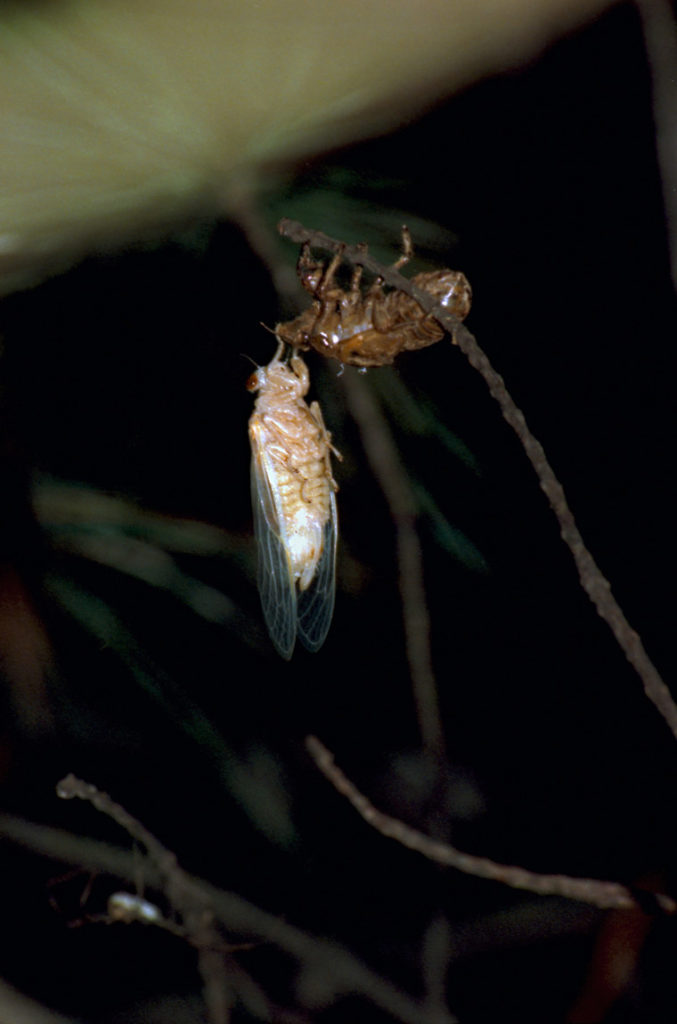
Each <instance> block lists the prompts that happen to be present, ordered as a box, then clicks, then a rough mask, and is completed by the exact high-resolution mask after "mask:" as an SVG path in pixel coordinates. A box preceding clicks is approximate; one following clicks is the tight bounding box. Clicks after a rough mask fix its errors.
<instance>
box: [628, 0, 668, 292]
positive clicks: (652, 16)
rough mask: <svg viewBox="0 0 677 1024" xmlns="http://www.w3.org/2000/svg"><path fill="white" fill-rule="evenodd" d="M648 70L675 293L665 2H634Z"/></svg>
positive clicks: (653, 0) (639, 0)
mask: <svg viewBox="0 0 677 1024" xmlns="http://www.w3.org/2000/svg"><path fill="white" fill-rule="evenodd" d="M635 6H636V7H637V10H638V11H639V16H640V19H641V22H642V31H643V34H644V45H645V47H646V53H647V57H648V61H649V68H650V71H651V84H652V88H651V91H652V99H653V120H654V127H655V129H656V156H657V158H658V167H659V170H660V174H661V185H662V188H663V206H664V208H665V220H666V225H667V241H668V247H669V254H670V269H671V272H672V283H673V286H674V288H675V291H677V137H676V135H675V124H677V81H676V80H675V68H676V67H677V24H676V23H675V14H674V9H673V7H672V5H671V4H670V3H669V0H635Z"/></svg>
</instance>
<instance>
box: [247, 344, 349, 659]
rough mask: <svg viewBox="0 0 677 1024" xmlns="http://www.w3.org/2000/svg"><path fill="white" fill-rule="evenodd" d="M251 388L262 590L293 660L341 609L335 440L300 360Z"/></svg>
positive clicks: (280, 647) (267, 369)
mask: <svg viewBox="0 0 677 1024" xmlns="http://www.w3.org/2000/svg"><path fill="white" fill-rule="evenodd" d="M283 349H284V343H283V342H280V344H279V347H278V349H277V352H276V353H275V356H274V358H273V360H272V361H271V362H270V363H269V364H268V365H267V366H261V367H259V368H258V369H257V370H256V372H255V373H253V374H252V375H251V377H250V378H249V380H248V382H247V388H248V390H250V391H256V392H258V396H257V399H256V404H255V406H254V412H253V413H252V415H251V418H250V420H249V439H250V442H251V449H252V468H251V489H252V506H253V509H254V532H255V535H256V544H257V551H258V572H257V578H258V586H259V594H260V597H261V606H262V608H263V615H264V618H265V620H266V625H267V627H268V632H269V633H270V636H271V639H272V641H273V643H274V644H275V647H276V649H277V651H278V652H279V654H281V655H282V657H283V658H286V659H289V658H291V656H292V652H293V650H294V644H295V642H296V637H297V636H298V638H299V640H300V641H301V643H302V644H303V645H304V646H305V647H306V648H307V649H308V650H309V651H317V650H318V649H319V648H320V647H321V645H322V643H323V642H324V639H325V637H326V635H327V632H328V630H329V626H330V623H331V617H332V614H333V610H334V590H335V566H336V541H337V515H336V497H335V491H336V489H337V488H336V484H335V482H334V479H333V477H332V473H331V464H330V454H331V452H332V451H334V452H335V454H337V455H338V452H336V450H335V449H334V448H333V447H332V444H331V437H330V435H329V433H328V431H327V429H326V427H325V425H324V421H323V419H322V412H321V410H320V407H319V405H318V403H317V402H313V403H312V405H310V406H308V404H307V403H306V400H305V396H306V394H307V392H308V386H309V377H308V368H307V367H306V364H305V363H304V362H303V359H301V357H300V356H298V355H294V356H292V358H291V362H290V365H288V364H287V363H286V362H284V361H283V359H282V358H281V356H282V351H283Z"/></svg>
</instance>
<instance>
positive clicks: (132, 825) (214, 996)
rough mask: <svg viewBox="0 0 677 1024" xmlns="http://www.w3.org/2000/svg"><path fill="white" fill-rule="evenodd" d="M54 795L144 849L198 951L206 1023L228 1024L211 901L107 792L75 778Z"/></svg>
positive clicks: (224, 980) (225, 984)
mask: <svg viewBox="0 0 677 1024" xmlns="http://www.w3.org/2000/svg"><path fill="white" fill-rule="evenodd" d="M56 791H57V795H58V796H60V797H61V798H62V799H64V800H71V799H73V798H74V797H78V798H79V799H80V800H87V801H89V803H91V804H92V805H93V806H94V807H96V809H97V810H98V811H101V813H102V814H106V815H107V816H108V817H109V818H112V819H113V821H115V822H117V824H118V825H120V826H121V827H122V828H123V829H125V831H126V832H128V833H129V835H130V836H131V837H132V838H133V839H136V840H137V842H139V843H143V845H144V846H145V847H146V850H147V852H148V857H149V858H150V860H151V861H152V862H153V864H154V865H155V867H156V868H157V870H158V872H159V873H160V877H161V879H162V883H163V888H164V890H165V893H166V895H167V899H168V900H169V903H170V905H171V906H172V907H173V909H174V910H175V911H176V912H177V913H178V914H179V915H180V916H181V920H182V921H183V925H184V927H185V930H186V933H187V936H188V938H189V939H190V941H191V942H192V943H193V945H195V946H196V947H197V950H198V968H199V971H200V976H201V977H202V981H203V985H204V997H205V1003H206V1005H207V1014H208V1020H209V1022H210V1024H227V1022H228V1021H229V1020H230V1005H231V1002H232V992H231V990H230V985H229V983H228V975H227V971H226V965H225V960H224V956H223V953H222V952H221V951H220V949H219V947H220V946H221V941H220V935H219V933H218V932H217V930H216V928H215V927H214V913H213V910H212V908H211V906H210V903H209V900H208V899H205V897H204V895H203V894H202V892H201V891H200V889H199V887H197V886H195V885H194V883H193V882H192V880H191V879H190V878H189V877H188V875H186V873H185V872H184V870H183V869H182V868H181V867H180V865H179V863H178V861H177V859H176V856H175V855H174V854H173V853H172V852H171V851H170V850H167V849H166V848H165V847H164V846H163V845H162V843H160V842H159V840H157V839H156V838H155V836H154V835H153V834H152V833H151V832H149V831H148V829H147V828H146V827H145V826H144V825H142V824H141V822H140V821H138V820H137V819H136V818H134V817H133V816H132V815H131V814H130V813H129V812H128V811H127V810H125V808H124V807H122V806H121V805H120V804H117V803H115V801H113V800H111V798H110V797H109V796H108V794H107V793H103V792H102V791H101V790H99V789H97V788H96V786H92V785H91V784H90V783H87V782H83V780H82V779H78V778H76V776H75V775H73V774H70V775H67V776H66V777H65V778H64V779H62V780H61V782H59V784H58V785H57V787H56Z"/></svg>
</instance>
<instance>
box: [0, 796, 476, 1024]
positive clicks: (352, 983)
mask: <svg viewBox="0 0 677 1024" xmlns="http://www.w3.org/2000/svg"><path fill="white" fill-rule="evenodd" d="M69 779H70V776H69ZM75 781H76V783H77V782H78V780H75ZM61 785H62V783H60V786H61ZM80 786H82V787H84V789H83V791H82V792H83V797H84V799H90V797H89V795H88V794H90V793H91V794H92V795H93V796H97V795H98V797H99V798H100V797H101V796H105V794H101V793H100V791H99V790H97V789H96V788H95V787H93V786H92V787H89V786H88V785H87V783H79V785H78V786H77V787H76V788H78V789H79V788H80ZM66 788H67V790H68V791H70V790H72V789H73V784H72V783H69V784H68V785H67V787H66ZM73 795H79V793H75V792H73ZM107 801H108V802H109V805H110V806H111V807H112V808H115V820H116V821H118V822H119V823H121V821H127V822H129V823H130V824H131V825H132V828H133V829H134V832H130V834H132V835H135V837H136V838H138V839H139V841H140V842H142V843H143V844H144V846H146V849H148V850H149V857H148V858H147V859H144V861H143V863H142V865H141V869H142V871H143V877H144V878H145V879H146V880H147V882H148V885H149V886H152V887H153V888H155V889H162V888H163V887H164V889H165V895H166V897H167V899H168V902H170V903H171V904H172V905H174V903H173V901H174V899H175V898H176V888H175V886H174V885H171V886H168V884H167V879H166V869H167V866H168V865H170V864H171V863H172V862H173V864H174V865H175V868H174V869H172V873H173V874H176V872H177V871H178V872H180V883H181V888H182V890H183V892H184V894H185V899H186V900H190V901H192V902H193V905H194V906H195V907H197V908H202V907H207V908H208V909H209V910H210V911H211V913H213V915H214V919H215V920H217V921H218V922H219V923H220V924H222V925H223V927H224V928H225V929H226V930H227V931H229V932H231V933H234V934H238V935H246V936H248V937H250V938H253V939H259V940H261V941H263V942H268V943H270V944H271V945H274V946H276V947H277V948H279V949H281V950H282V951H283V952H285V953H287V954H289V955H290V956H292V957H294V958H295V959H296V960H297V961H298V963H299V964H300V965H301V966H302V968H303V972H304V976H305V978H306V979H314V981H313V983H312V984H311V983H310V982H308V985H307V987H308V988H309V989H310V990H312V991H314V992H317V991H321V992H323V993H324V995H325V998H326V999H327V1000H329V999H332V998H333V999H335V998H337V997H340V996H343V995H348V994H350V995H353V996H361V997H362V998H364V999H366V1000H369V1001H371V1002H372V1003H373V1004H374V1005H375V1006H377V1007H379V1008H380V1009H381V1010H383V1011H384V1012H385V1013H388V1014H390V1015H391V1017H393V1019H394V1020H397V1021H400V1022H401V1024H457V1021H456V1018H455V1017H454V1016H453V1015H452V1014H451V1013H449V1012H448V1011H447V1012H446V1013H445V1014H444V1015H442V1014H440V1012H439V1011H437V1010H436V1011H435V1012H434V1013H430V1012H428V1010H427V1008H426V1007H425V1006H422V1005H421V1004H420V1003H418V1002H417V1001H416V1000H414V999H411V998H410V997H409V996H408V995H406V994H405V993H404V992H401V991H400V990H399V989H398V988H396V987H395V986H394V985H392V984H391V983H390V982H389V981H387V980H386V979H385V978H381V977H380V976H379V975H377V974H374V972H373V971H371V970H369V968H368V967H365V966H364V964H362V963H361V962H360V961H359V960H357V959H356V958H355V957H354V956H353V955H352V954H351V953H350V952H348V950H347V949H345V948H344V947H342V946H340V945H338V944H336V943H333V942H329V941H327V940H326V939H322V938H321V937H319V936H316V935H312V934H310V933H308V932H304V931H302V930H301V929H300V928H296V927H295V926H294V925H292V924H289V923H288V922H287V921H282V920H280V918H278V917H275V916H274V915H273V914H269V913H268V912H267V911H265V910H261V909H260V908H259V907H256V906H254V905H253V904H252V903H249V902H248V901H247V900H245V899H244V898H243V897H241V896H239V895H237V894H236V893H232V892H226V891H224V890H222V889H217V888H216V887H215V886H213V885H210V883H209V882H206V881H203V880H202V879H198V878H195V877H193V876H192V875H189V874H188V873H187V872H185V871H183V869H181V868H180V867H179V866H178V864H177V862H176V857H175V856H174V854H171V853H169V851H167V850H165V848H164V847H163V846H162V845H161V844H160V843H159V842H158V841H157V840H156V839H155V838H154V837H153V836H152V835H151V833H149V832H148V830H147V829H145V827H144V826H143V825H141V824H140V823H139V822H137V821H136V819H135V818H133V817H132V816H131V815H129V814H127V812H126V811H125V810H124V808H122V807H120V805H119V804H114V803H113V801H111V800H110V797H108V798H107ZM107 801H106V800H104V801H103V807H107V805H108V804H107ZM0 834H2V835H5V836H6V837H8V838H11V839H12V840H13V841H14V842H18V843H21V844H22V845H24V846H27V847H29V848H30V849H32V850H36V851H38V852H41V853H44V854H45V855H46V856H49V857H58V858H59V859H60V860H62V861H63V862H64V863H68V864H73V865H79V864H82V863H86V864H87V865H88V866H92V867H98V868H100V869H101V870H108V871H114V872H115V873H116V874H117V875H118V876H119V877H120V878H124V879H126V880H127V881H130V882H134V881H135V880H136V878H137V877H138V874H139V861H138V858H135V857H132V855H131V854H125V853H124V851H121V850H118V849H116V848H115V847H107V846H106V845H105V844H103V843H96V842H94V841H93V840H90V839H84V840H83V839H80V838H79V837H76V836H67V835H66V834H65V833H63V832H61V831H60V830H58V829H51V828H47V827H46V826H44V825H36V824H34V823H32V822H22V821H20V820H19V819H14V818H10V817H8V816H4V817H3V816H0ZM142 836H143V837H145V838H141V837H142ZM146 839H150V840H152V842H151V845H152V846H153V848H154V850H155V852H156V853H158V854H160V859H161V860H162V862H163V868H162V869H161V868H160V866H159V865H158V863H157V860H156V859H155V858H153V859H151V857H150V849H149V847H148V846H147V844H146ZM106 850H108V852H109V855H107V854H106ZM176 909H177V910H179V912H180V909H181V908H180V906H178V907H176Z"/></svg>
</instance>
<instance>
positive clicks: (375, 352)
mask: <svg viewBox="0 0 677 1024" xmlns="http://www.w3.org/2000/svg"><path fill="white" fill-rule="evenodd" d="M402 240H403V251H402V255H401V256H400V258H399V259H398V260H397V261H396V262H395V263H394V264H393V267H392V269H394V270H399V268H400V267H402V266H403V265H404V264H405V263H407V262H408V261H409V260H410V259H411V256H412V251H413V250H412V244H411V237H410V235H409V232H408V230H407V229H406V228H403V229H402ZM365 251H366V249H365ZM340 264H341V253H340V252H337V253H335V254H334V256H333V257H332V259H331V261H330V262H329V263H328V264H326V265H325V264H323V263H318V262H316V261H314V260H313V259H312V258H311V255H310V247H309V245H308V244H307V243H306V245H304V246H303V247H302V249H301V253H300V255H299V260H298V264H297V273H298V275H299V279H300V281H301V284H302V285H303V287H304V288H305V289H306V291H308V292H310V294H311V295H312V296H313V299H314V301H313V304H312V306H310V307H309V308H308V309H306V310H304V311H303V312H302V313H300V314H299V316H297V317H296V318H295V319H294V320H289V321H287V322H286V323H282V324H278V326H277V327H276V329H275V331H276V334H277V336H278V337H279V338H281V339H283V340H284V341H286V342H287V343H288V344H289V345H292V346H293V347H294V348H297V349H307V348H311V347H312V348H314V349H316V350H317V351H318V352H321V353H322V355H325V356H332V357H333V358H334V359H339V360H340V361H341V362H342V363H351V364H352V365H354V366H365V367H366V366H385V365H387V364H388V363H392V362H393V360H394V358H395V356H397V355H399V353H400V352H405V351H410V350H413V349H418V348H425V347H426V346H427V345H432V344H434V342H436V341H439V340H440V339H441V338H443V337H444V329H443V328H442V327H441V326H440V325H439V323H438V322H437V320H435V318H434V317H433V316H431V315H430V314H427V313H426V312H425V311H424V310H423V309H422V308H421V307H420V306H419V304H418V303H417V302H416V300H415V299H412V298H411V296H410V295H407V294H406V293H405V292H403V291H399V290H398V289H394V290H392V291H388V292H386V291H384V289H383V282H382V280H381V279H380V278H376V280H375V281H374V282H373V284H372V285H371V286H370V287H369V288H368V289H367V290H366V291H363V290H362V287H361V280H362V268H361V267H360V266H359V265H358V266H357V267H355V270H354V272H353V275H352V279H351V282H350V287H349V288H348V290H345V289H343V288H341V287H340V286H339V285H338V284H337V283H336V272H337V270H338V268H339V266H340ZM412 284H414V285H416V286H417V287H418V288H421V289H423V291H426V292H428V293H429V294H430V295H433V296H434V297H435V298H436V299H437V301H438V302H439V304H440V305H441V306H444V308H445V309H446V310H448V311H449V312H450V313H452V314H453V315H454V316H456V317H457V318H458V319H459V320H463V319H465V317H466V316H467V315H468V313H469V312H470V304H471V300H472V290H471V288H470V284H469V282H468V279H467V278H466V276H465V274H462V273H461V272H460V271H458V270H433V271H429V272H425V273H421V274H417V275H416V276H415V277H413V278H412Z"/></svg>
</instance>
